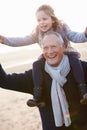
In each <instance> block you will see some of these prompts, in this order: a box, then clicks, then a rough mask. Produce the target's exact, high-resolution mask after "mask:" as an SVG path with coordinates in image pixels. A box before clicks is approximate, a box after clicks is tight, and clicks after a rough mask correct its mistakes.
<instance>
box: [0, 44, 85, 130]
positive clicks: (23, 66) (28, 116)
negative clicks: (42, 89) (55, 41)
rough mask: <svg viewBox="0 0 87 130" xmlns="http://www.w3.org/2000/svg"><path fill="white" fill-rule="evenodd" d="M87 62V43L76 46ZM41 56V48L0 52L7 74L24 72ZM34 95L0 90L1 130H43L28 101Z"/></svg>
mask: <svg viewBox="0 0 87 130" xmlns="http://www.w3.org/2000/svg"><path fill="white" fill-rule="evenodd" d="M74 47H75V48H76V49H77V50H78V51H79V52H80V53H81V59H83V60H87V43H86V44H83V45H82V44H79V45H74ZM40 54H41V50H40V49H39V47H37V46H35V47H29V48H28V47H22V48H20V49H19V50H18V49H17V50H16V49H14V50H13V49H12V51H5V52H4V51H3V52H0V63H1V64H2V65H3V68H4V69H5V71H6V72H7V73H13V72H16V73H19V72H24V70H28V69H29V68H31V67H32V62H33V61H34V60H36V59H37V58H38V56H39V55H40ZM29 98H32V95H29V94H25V93H20V92H15V91H9V90H5V89H2V88H0V130H42V128H41V120H40V115H39V112H38V109H37V108H36V107H34V108H30V107H28V106H27V105H26V101H27V100H28V99H29Z"/></svg>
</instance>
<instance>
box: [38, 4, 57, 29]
mask: <svg viewBox="0 0 87 130" xmlns="http://www.w3.org/2000/svg"><path fill="white" fill-rule="evenodd" d="M39 11H44V12H45V13H46V14H47V15H49V16H50V17H51V18H52V20H53V21H54V23H53V28H54V30H56V28H57V26H58V24H59V20H58V18H57V17H56V16H55V13H54V10H53V8H52V7H51V6H49V5H41V6H40V7H39V8H38V9H37V11H36V14H37V13H38V12H39Z"/></svg>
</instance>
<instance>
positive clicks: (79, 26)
mask: <svg viewBox="0 0 87 130" xmlns="http://www.w3.org/2000/svg"><path fill="white" fill-rule="evenodd" d="M86 1H87V0H31V1H30V0H0V35H4V36H7V37H17V36H19V37H20V36H26V35H28V34H29V33H30V32H31V31H32V30H33V29H34V28H35V26H36V24H37V22H36V18H35V12H36V10H37V8H38V7H39V6H40V5H42V4H48V5H51V6H52V7H53V9H54V11H55V14H56V16H57V17H58V19H61V20H64V21H65V22H66V23H67V24H68V26H69V27H70V28H71V29H72V30H74V31H84V30H85V27H86V26H87V7H86V5H87V4H86ZM1 46H2V45H0V51H1V50H2V51H3V48H4V50H5V47H3V46H2V48H1Z"/></svg>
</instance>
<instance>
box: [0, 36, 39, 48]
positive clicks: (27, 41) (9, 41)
mask: <svg viewBox="0 0 87 130" xmlns="http://www.w3.org/2000/svg"><path fill="white" fill-rule="evenodd" d="M2 43H3V44H5V45H8V46H13V47H18V46H26V45H31V44H34V43H37V39H36V37H34V36H33V35H29V36H26V37H14V38H13V37H11V38H10V37H4V38H3V42H2Z"/></svg>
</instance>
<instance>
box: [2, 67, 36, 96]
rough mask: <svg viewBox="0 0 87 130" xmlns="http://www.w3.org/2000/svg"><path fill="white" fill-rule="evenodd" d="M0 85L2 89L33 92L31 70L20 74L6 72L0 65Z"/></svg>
mask: <svg viewBox="0 0 87 130" xmlns="http://www.w3.org/2000/svg"><path fill="white" fill-rule="evenodd" d="M0 87H1V88H4V89H9V90H14V91H19V92H24V93H29V94H33V87H34V86H33V80H32V70H28V71H25V72H24V73H20V74H16V73H13V74H6V72H5V71H4V69H3V68H2V66H1V65H0Z"/></svg>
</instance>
